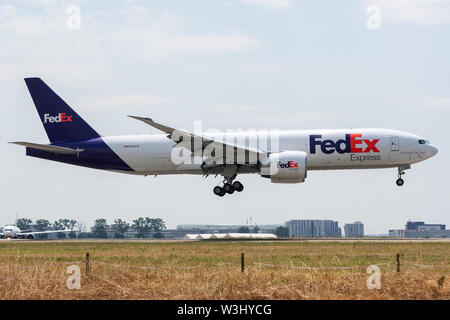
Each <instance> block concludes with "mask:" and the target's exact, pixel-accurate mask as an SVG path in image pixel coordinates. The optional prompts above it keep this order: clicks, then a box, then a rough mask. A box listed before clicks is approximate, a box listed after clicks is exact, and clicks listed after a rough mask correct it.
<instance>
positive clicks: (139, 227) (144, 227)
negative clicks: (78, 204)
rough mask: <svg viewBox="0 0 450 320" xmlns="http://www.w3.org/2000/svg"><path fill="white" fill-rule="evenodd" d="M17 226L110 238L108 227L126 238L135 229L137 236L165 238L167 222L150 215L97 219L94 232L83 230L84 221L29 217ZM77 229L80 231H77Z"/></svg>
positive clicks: (21, 228) (45, 236)
mask: <svg viewBox="0 0 450 320" xmlns="http://www.w3.org/2000/svg"><path fill="white" fill-rule="evenodd" d="M16 226H17V227H18V228H20V230H22V231H25V230H30V228H31V226H33V229H34V230H33V231H51V230H55V231H59V230H68V236H69V238H76V237H79V238H108V234H107V229H108V228H109V229H112V230H113V231H114V234H113V238H124V237H125V233H126V232H128V231H135V232H136V237H137V238H148V237H150V236H151V237H153V238H164V235H163V234H162V231H163V230H166V229H167V228H166V223H165V221H164V220H163V219H161V218H150V217H139V218H137V219H135V220H133V222H132V223H128V222H126V221H125V220H122V219H116V220H114V223H113V224H112V225H111V226H109V225H108V224H107V221H106V219H97V220H95V223H94V226H93V227H92V232H86V231H85V230H83V229H84V228H85V226H84V224H83V223H82V222H79V221H76V220H72V219H59V220H56V221H54V222H53V223H52V222H50V221H49V220H46V219H37V220H36V222H35V223H34V224H33V221H32V220H31V219H28V218H21V219H17V221H16ZM69 230H75V231H78V232H77V233H76V232H75V231H70V232H69ZM47 237H48V235H47V234H41V235H38V238H41V239H43V238H47ZM57 237H58V238H65V237H66V234H65V233H57Z"/></svg>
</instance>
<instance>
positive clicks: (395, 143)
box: [391, 137, 399, 151]
mask: <svg viewBox="0 0 450 320" xmlns="http://www.w3.org/2000/svg"><path fill="white" fill-rule="evenodd" d="M398 150H399V146H398V137H391V151H398Z"/></svg>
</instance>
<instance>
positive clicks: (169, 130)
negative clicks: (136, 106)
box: [128, 116, 176, 134]
mask: <svg viewBox="0 0 450 320" xmlns="http://www.w3.org/2000/svg"><path fill="white" fill-rule="evenodd" d="M128 117H130V118H133V119H136V120H139V121H142V122H145V123H146V124H148V125H150V126H152V127H154V128H156V129H158V130H161V131H163V132H165V133H167V134H172V133H173V132H174V131H175V130H176V129H175V128H171V127H168V126H165V125H163V124H160V123H157V122H155V121H153V120H152V119H150V118H145V117H138V116H128Z"/></svg>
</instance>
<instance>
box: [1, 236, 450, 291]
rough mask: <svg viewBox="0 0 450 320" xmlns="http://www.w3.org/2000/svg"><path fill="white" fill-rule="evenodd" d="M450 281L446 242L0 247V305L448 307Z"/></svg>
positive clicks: (8, 244) (10, 243)
mask: <svg viewBox="0 0 450 320" xmlns="http://www.w3.org/2000/svg"><path fill="white" fill-rule="evenodd" d="M86 252H89V253H90V271H89V272H88V273H86V270H85V268H86V263H85V261H84V258H85V253H86ZM241 252H244V253H245V271H244V272H241V265H240V255H241ZM397 253H399V254H400V257H401V266H400V272H399V273H397V272H396V261H395V260H396V254H397ZM72 262H75V263H74V264H76V265H79V266H80V269H81V289H80V290H69V289H67V286H66V282H67V279H68V274H66V268H67V267H68V266H69V265H71V264H73V263H72ZM258 263H262V264H264V265H262V264H258ZM386 263H387V264H386ZM372 264H380V266H379V267H380V270H381V289H379V290H377V289H372V290H369V289H368V288H367V284H366V283H367V278H368V277H369V276H370V274H368V273H367V270H366V267H367V266H368V265H372ZM343 266H345V267H354V268H345V269H341V268H336V267H343ZM359 266H361V267H359ZM431 266H433V267H431ZM295 267H314V268H310V269H308V268H304V269H300V268H295ZM449 272H450V242H427V241H423V242H369V241H361V242H349V241H320V242H307V241H299V242H294V241H292V242H291V241H273V242H270V241H267V242H245V241H242V242H239V241H238V242H236V241H233V242H200V241H192V242H189V241H186V242H185V241H160V242H157V241H150V242H139V241H135V242H131V241H123V242H107V241H106V242H96V241H94V242H88V241H67V242H60V241H47V242H38V241H32V242H28V241H17V242H16V241H2V242H0V288H1V290H0V299H449V298H450V273H449Z"/></svg>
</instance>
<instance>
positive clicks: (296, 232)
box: [286, 220, 341, 238]
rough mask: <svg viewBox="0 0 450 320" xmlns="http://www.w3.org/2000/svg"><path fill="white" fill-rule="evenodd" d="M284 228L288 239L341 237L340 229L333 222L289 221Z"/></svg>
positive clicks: (335, 222) (336, 223)
mask: <svg viewBox="0 0 450 320" xmlns="http://www.w3.org/2000/svg"><path fill="white" fill-rule="evenodd" d="M286 227H287V228H288V230H289V236H290V237H308V238H314V237H341V228H339V226H338V222H337V221H333V220H290V221H288V222H286Z"/></svg>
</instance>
